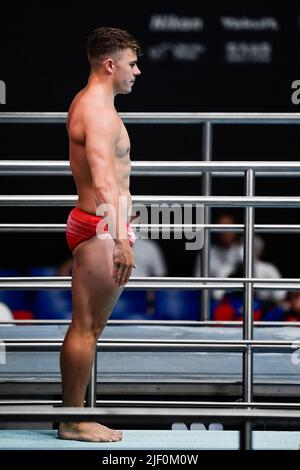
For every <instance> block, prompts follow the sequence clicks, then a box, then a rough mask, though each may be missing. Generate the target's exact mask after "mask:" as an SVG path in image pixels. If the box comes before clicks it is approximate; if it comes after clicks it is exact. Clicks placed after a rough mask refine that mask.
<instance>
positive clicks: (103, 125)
mask: <svg viewBox="0 0 300 470" xmlns="http://www.w3.org/2000/svg"><path fill="white" fill-rule="evenodd" d="M120 132H121V123H120V120H119V118H118V116H117V114H116V112H115V111H114V110H113V109H103V108H100V109H97V108H95V110H89V113H88V115H87V116H86V118H85V149H86V158H87V160H88V163H89V167H90V171H91V175H92V184H93V191H94V194H95V198H96V202H97V207H99V205H100V204H105V205H106V207H108V216H109V223H110V227H109V228H110V232H111V233H112V235H113V237H114V239H115V248H114V252H113V278H114V280H115V283H116V284H117V285H118V286H121V285H123V284H126V283H127V282H128V280H129V277H130V275H131V272H132V267H133V266H134V259H133V253H132V249H131V247H130V245H129V241H128V239H127V238H126V236H127V231H126V232H125V238H124V230H125V223H126V215H127V214H120V211H121V207H120V206H121V204H120V196H121V192H120V188H119V184H118V180H117V177H116V170H115V158H116V155H115V151H116V143H117V140H118V139H119V137H120ZM103 215H104V214H103ZM120 222H121V223H120Z"/></svg>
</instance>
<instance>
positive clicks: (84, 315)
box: [58, 28, 141, 442]
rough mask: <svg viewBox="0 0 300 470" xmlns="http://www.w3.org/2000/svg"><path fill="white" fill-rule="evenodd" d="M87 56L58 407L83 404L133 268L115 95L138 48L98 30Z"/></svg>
mask: <svg viewBox="0 0 300 470" xmlns="http://www.w3.org/2000/svg"><path fill="white" fill-rule="evenodd" d="M87 52H88V58H89V62H90V66H91V72H90V76H89V80H88V83H87V86H86V87H85V88H84V89H83V90H81V91H80V92H79V93H78V94H77V95H76V96H75V98H74V100H73V102H72V104H71V106H70V109H69V113H68V121H67V128H68V134H69V141H70V164H71V169H72V174H73V177H74V180H75V183H76V187H77V192H78V201H77V204H76V207H75V208H74V209H73V210H72V211H71V212H70V215H69V218H68V222H67V234H66V236H67V241H68V244H69V246H70V248H71V250H72V252H73V270H72V299H73V315H72V323H71V325H70V327H69V329H68V332H67V334H66V337H65V340H64V343H63V347H62V351H61V373H62V388H63V406H73V407H77V406H78V407H82V406H84V399H85V393H86V389H87V385H88V382H89V379H90V374H91V367H92V364H93V358H94V353H95V348H96V344H97V339H98V337H99V335H100V334H101V332H102V330H103V328H104V327H105V324H106V322H107V320H108V318H109V315H110V313H111V311H112V309H113V307H114V305H115V303H116V302H117V300H118V298H119V296H120V294H121V292H122V289H123V286H124V285H125V284H126V283H127V282H128V280H129V277H130V275H131V271H132V268H133V267H134V258H133V252H132V245H133V242H134V240H133V236H134V234H133V232H132V230H131V228H130V223H129V219H128V213H126V215H124V213H122V214H121V212H122V210H121V208H120V200H121V199H122V200H123V202H124V199H125V202H127V205H128V207H130V206H131V196H130V192H129V175H130V157H129V152H130V142H129V137H128V134H127V131H126V129H125V127H124V124H123V123H122V121H121V119H120V118H119V116H118V114H117V112H116V109H115V107H114V98H115V96H116V95H117V94H127V93H131V90H132V87H133V84H134V81H135V79H136V77H137V76H138V75H140V73H141V72H140V70H139V68H138V66H137V57H138V55H139V54H140V47H139V45H138V43H137V41H136V40H135V39H134V38H133V37H132V36H131V35H130V34H129V33H128V32H127V31H123V30H120V29H116V28H99V29H97V30H94V31H93V32H92V33H91V34H90V36H89V37H88V45H87ZM101 205H102V206H101ZM103 205H105V207H106V208H107V207H108V208H109V207H110V208H112V210H111V211H110V212H111V213H110V214H109V216H110V218H109V224H107V223H101V221H102V222H103V221H104V220H106V219H105V218H103V217H100V215H96V214H99V207H100V209H101V207H103ZM104 212H105V211H104ZM101 215H102V216H103V215H106V214H103V213H102V214H101ZM124 229H125V230H124ZM107 230H109V231H107ZM124 232H125V236H124ZM103 234H104V236H103ZM58 435H59V437H60V438H61V439H75V440H82V441H93V442H112V441H119V440H121V439H122V433H121V432H120V431H115V430H112V429H109V428H107V427H105V426H102V425H101V424H99V423H89V422H79V423H78V422H72V423H60V426H59V431H58Z"/></svg>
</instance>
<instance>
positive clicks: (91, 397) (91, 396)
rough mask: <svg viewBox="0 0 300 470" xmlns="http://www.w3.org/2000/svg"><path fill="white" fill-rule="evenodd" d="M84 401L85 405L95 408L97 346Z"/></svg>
mask: <svg viewBox="0 0 300 470" xmlns="http://www.w3.org/2000/svg"><path fill="white" fill-rule="evenodd" d="M85 401H86V406H88V407H90V408H95V406H96V401H97V346H96V351H95V357H94V362H93V366H92V370H91V377H90V381H89V384H88V387H87V390H86V395H85Z"/></svg>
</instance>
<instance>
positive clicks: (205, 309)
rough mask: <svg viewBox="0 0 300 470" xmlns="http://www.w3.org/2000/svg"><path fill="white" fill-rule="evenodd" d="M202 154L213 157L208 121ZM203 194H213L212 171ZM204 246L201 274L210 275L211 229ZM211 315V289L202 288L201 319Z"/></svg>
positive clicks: (206, 176)
mask: <svg viewBox="0 0 300 470" xmlns="http://www.w3.org/2000/svg"><path fill="white" fill-rule="evenodd" d="M202 154H203V160H205V161H207V162H208V161H210V160H211V158H212V123H211V122H209V121H207V122H205V123H204V126H203V134H202ZM202 194H203V195H204V196H210V195H211V174H210V172H208V171H207V172H205V173H204V174H203V176H202ZM210 212H211V211H210V207H209V206H207V205H206V206H205V207H204V223H205V224H209V223H210ZM203 242H204V243H203V248H202V256H201V258H200V259H201V263H200V264H201V276H202V277H208V276H209V271H210V263H209V257H210V229H209V228H205V229H204V239H203ZM209 317H210V291H209V290H208V289H202V296H201V313H200V320H209Z"/></svg>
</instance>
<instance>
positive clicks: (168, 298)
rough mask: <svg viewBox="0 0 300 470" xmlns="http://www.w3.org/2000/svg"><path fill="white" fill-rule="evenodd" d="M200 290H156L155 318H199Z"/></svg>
mask: <svg viewBox="0 0 300 470" xmlns="http://www.w3.org/2000/svg"><path fill="white" fill-rule="evenodd" d="M200 307H201V305H200V292H199V291H191V290H190V291H189V290H176V289H170V290H160V291H155V299H154V319H155V320H199V318H200Z"/></svg>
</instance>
